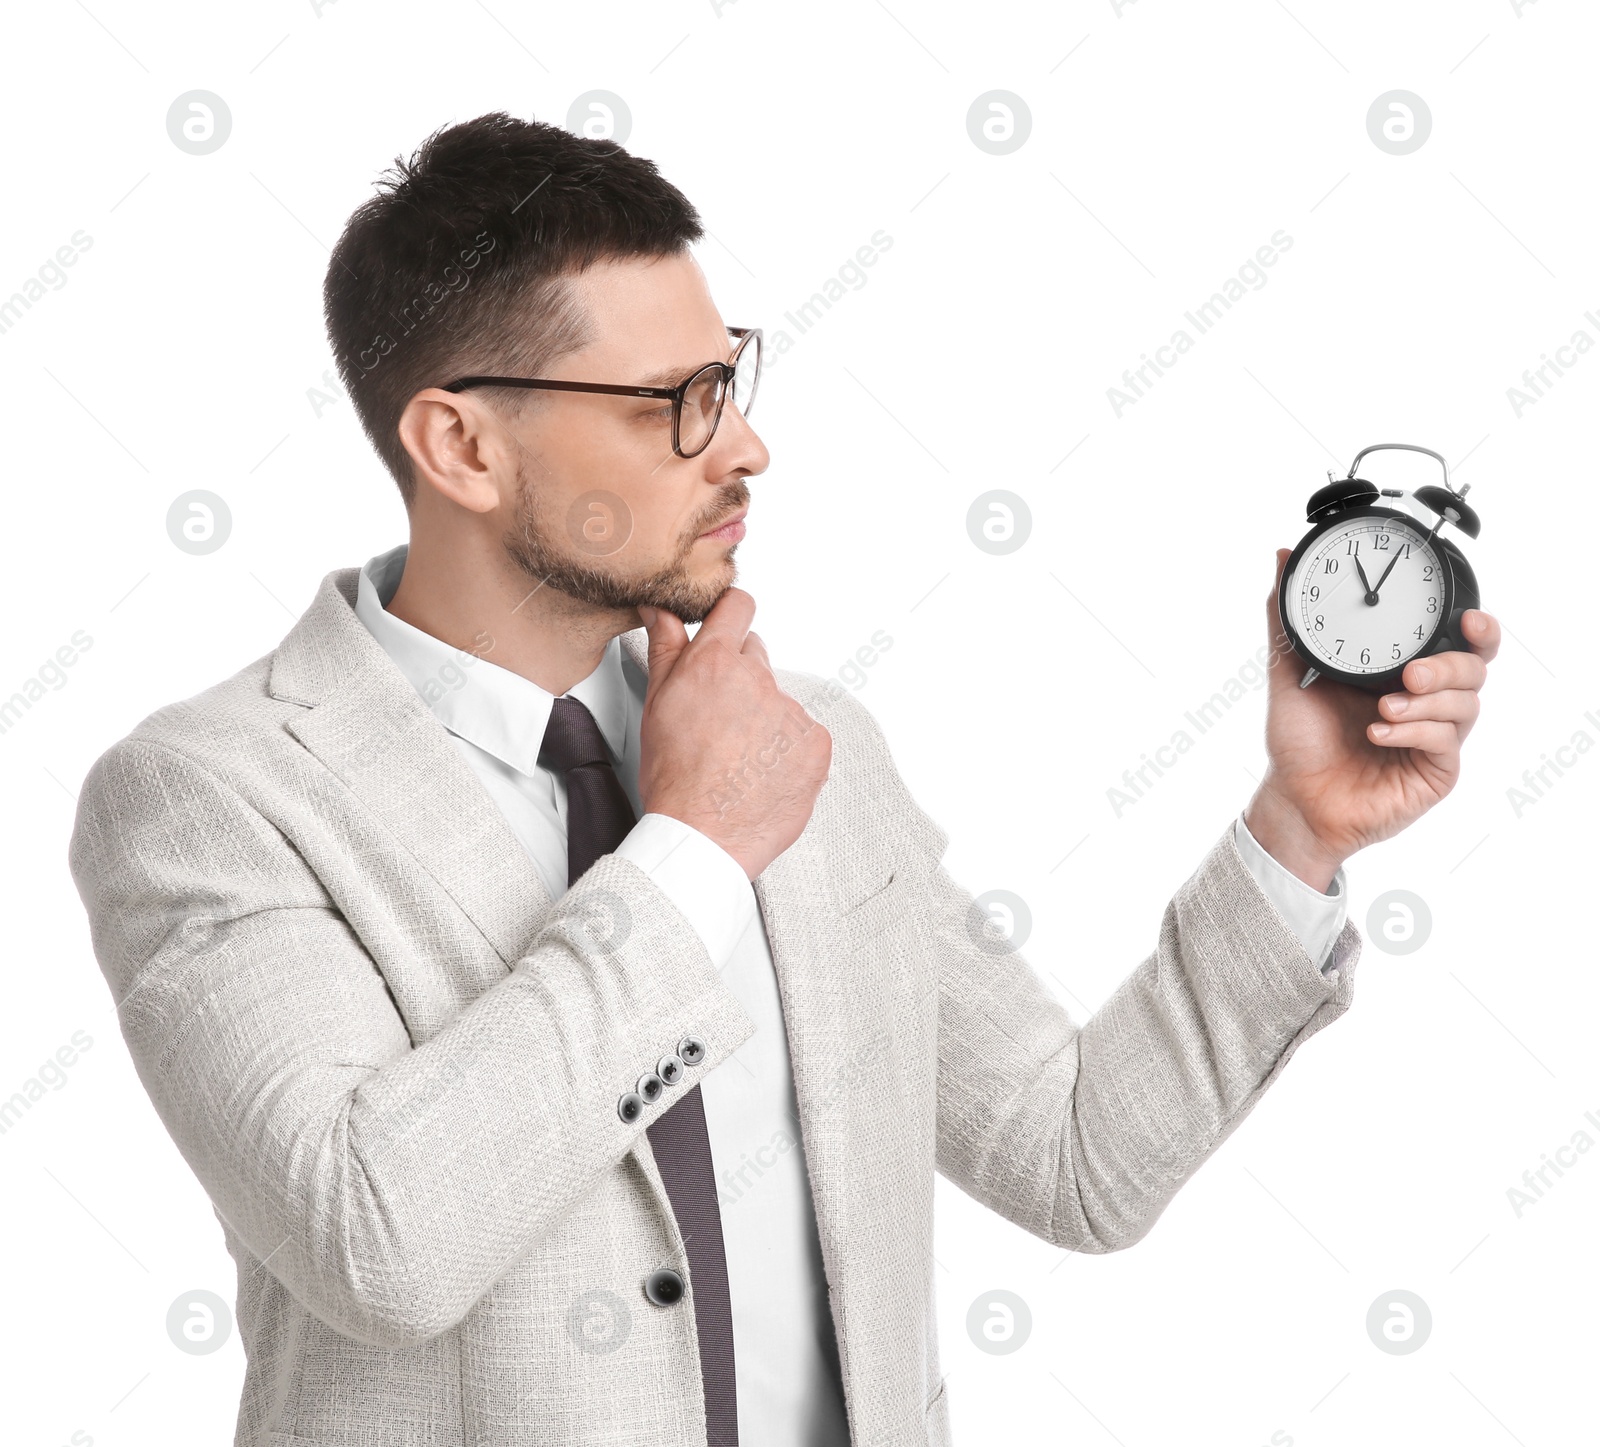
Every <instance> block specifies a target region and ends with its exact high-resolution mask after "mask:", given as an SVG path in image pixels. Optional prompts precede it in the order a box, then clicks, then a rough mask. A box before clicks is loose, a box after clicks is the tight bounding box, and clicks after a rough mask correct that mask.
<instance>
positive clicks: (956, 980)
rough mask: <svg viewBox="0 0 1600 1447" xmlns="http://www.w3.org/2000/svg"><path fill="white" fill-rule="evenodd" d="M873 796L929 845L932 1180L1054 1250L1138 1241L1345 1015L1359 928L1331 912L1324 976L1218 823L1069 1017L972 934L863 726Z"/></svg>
mask: <svg viewBox="0 0 1600 1447" xmlns="http://www.w3.org/2000/svg"><path fill="white" fill-rule="evenodd" d="M845 706H846V707H847V708H848V710H849V713H850V715H851V717H853V718H854V719H856V720H857V722H859V723H860V724H861V725H862V727H863V730H864V751H865V754H866V756H867V758H868V759H869V763H868V764H867V769H868V776H869V778H870V780H871V788H870V790H864V792H865V793H869V794H870V796H871V798H870V802H868V803H864V804H863V807H864V808H867V809H870V810H871V811H872V813H873V814H874V815H875V816H876V817H878V818H880V819H883V818H886V819H899V820H901V821H902V823H901V825H900V826H899V827H898V828H897V829H896V833H897V834H900V835H902V836H903V837H904V838H905V839H908V840H911V841H913V844H912V845H911V846H905V847H911V848H912V849H913V851H914V852H915V851H919V850H925V851H926V852H927V855H930V856H934V857H933V858H932V861H931V864H930V865H929V868H928V870H927V873H926V889H927V891H928V902H927V907H926V913H927V919H928V929H929V930H930V931H931V935H932V947H933V949H934V951H935V952H936V962H937V978H938V990H939V1024H938V1116H937V1122H936V1163H937V1166H938V1170H939V1173H940V1174H941V1175H943V1176H945V1177H947V1178H948V1179H949V1180H951V1181H953V1182H954V1183H955V1184H956V1185H958V1186H959V1187H961V1189H962V1190H964V1191H966V1192H967V1193H968V1194H969V1195H971V1196H973V1197H974V1198H976V1199H977V1200H979V1201H981V1202H983V1204H984V1205H986V1206H988V1207H989V1208H990V1209H992V1210H994V1211H996V1212H998V1213H999V1214H1000V1215H1002V1216H1004V1217H1006V1218H1007V1219H1008V1220H1010V1221H1013V1222H1015V1223H1016V1224H1017V1225H1019V1226H1021V1227H1023V1228H1024V1229H1025V1230H1027V1231H1030V1232H1032V1233H1033V1234H1034V1235H1036V1236H1039V1237H1041V1238H1043V1239H1044V1240H1046V1241H1049V1242H1051V1243H1052V1244H1053V1245H1056V1246H1059V1247H1061V1248H1063V1249H1065V1250H1071V1251H1086V1252H1105V1251H1115V1250H1119V1249H1122V1248H1124V1247H1127V1246H1131V1245H1132V1244H1133V1243H1134V1242H1136V1241H1138V1240H1139V1239H1140V1238H1141V1237H1143V1236H1144V1235H1145V1234H1146V1233H1147V1232H1148V1231H1149V1230H1150V1228H1151V1227H1152V1226H1153V1225H1154V1224H1155V1222H1156V1219H1157V1218H1158V1217H1159V1216H1160V1214H1161V1212H1162V1210H1163V1209H1164V1208H1165V1207H1166V1205H1167V1203H1168V1202H1169V1201H1170V1200H1171V1199H1172V1197H1173V1196H1174V1195H1175V1194H1176V1193H1177V1191H1178V1188H1179V1187H1180V1186H1182V1185H1183V1183H1184V1182H1185V1181H1186V1180H1188V1179H1189V1177H1190V1176H1192V1175H1193V1174H1194V1172H1195V1171H1196V1170H1197V1169H1198V1168H1199V1166H1200V1164H1201V1163H1202V1162H1203V1161H1204V1160H1205V1159H1206V1157H1207V1156H1209V1155H1210V1154H1211V1153H1212V1152H1213V1151H1214V1150H1216V1148H1217V1147H1218V1146H1219V1145H1220V1144H1221V1143H1222V1142H1223V1141H1224V1140H1225V1139H1226V1138H1227V1137H1228V1135H1229V1134H1230V1133H1231V1132H1232V1131H1233V1130H1234V1129H1235V1128H1236V1127H1237V1126H1238V1125H1239V1123H1240V1122H1241V1121H1242V1120H1243V1119H1244V1118H1245V1116H1246V1115H1247V1114H1248V1113H1249V1111H1250V1109H1251V1107H1252V1106H1254V1105H1255V1103H1256V1102H1257V1101H1258V1100H1259V1099H1260V1098H1261V1094H1262V1092H1263V1091H1265V1090H1266V1088H1267V1087H1268V1086H1269V1085H1270V1084H1272V1082H1273V1081H1274V1080H1276V1079H1277V1077H1278V1075H1279V1073H1280V1072H1281V1071H1282V1070H1283V1068H1284V1066H1286V1065H1287V1064H1288V1063H1289V1059H1290V1057H1291V1056H1292V1055H1293V1054H1294V1052H1295V1051H1296V1050H1297V1049H1299V1047H1300V1046H1301V1045H1302V1044H1303V1043H1304V1042H1305V1041H1306V1040H1307V1039H1309V1038H1310V1037H1311V1036H1312V1035H1314V1034H1316V1033H1317V1031H1319V1030H1321V1029H1322V1028H1323V1027H1324V1026H1326V1025H1328V1024H1329V1023H1330V1022H1331V1021H1333V1020H1336V1019H1337V1018H1338V1017H1339V1016H1340V1015H1342V1014H1343V1013H1344V1011H1345V1010H1346V1009H1348V1008H1349V1005H1350V1001H1351V998H1352V993H1353V989H1354V984H1355V981H1354V975H1355V969H1356V962H1357V960H1358V959H1359V958H1360V951H1361V937H1360V934H1359V932H1358V931H1357V929H1356V926H1355V924H1354V922H1353V921H1351V920H1348V919H1347V920H1346V921H1345V923H1344V926H1343V928H1342V929H1341V930H1340V932H1339V934H1338V936H1337V937H1336V938H1335V940H1334V943H1333V949H1332V953H1331V958H1330V960H1329V962H1328V972H1327V974H1323V973H1321V971H1320V970H1319V963H1320V962H1318V961H1313V960H1312V959H1311V957H1310V956H1309V955H1308V954H1307V953H1306V950H1305V947H1304V946H1303V945H1302V943H1301V941H1300V939H1299V937H1298V936H1297V935H1296V934H1295V933H1294V931H1293V930H1291V929H1290V928H1289V927H1288V925H1286V924H1285V923H1284V921H1283V919H1282V917H1281V916H1280V915H1279V914H1278V912H1277V910H1276V909H1275V908H1274V907H1273V905H1272V903H1271V901H1270V900H1269V899H1268V898H1267V896H1266V895H1265V894H1264V892H1263V891H1262V889H1261V886H1260V884H1259V883H1257V881H1256V880H1255V878H1254V877H1253V876H1252V874H1251V873H1250V871H1249V869H1248V868H1247V867H1246V866H1245V863H1244V860H1243V859H1242V858H1241V857H1240V854H1239V851H1238V847H1237V845H1236V843H1235V840H1234V831H1233V823H1232V821H1230V822H1229V824H1228V827H1227V829H1226V830H1224V831H1223V833H1222V836H1221V837H1220V838H1219V839H1218V840H1217V842H1216V843H1215V844H1214V845H1213V846H1212V847H1211V849H1210V850H1209V851H1208V853H1207V854H1206V856H1205V858H1204V859H1203V860H1202V861H1201V863H1200V867H1199V868H1198V869H1197V870H1196V871H1195V872H1194V874H1193V875H1191V876H1190V877H1189V878H1188V879H1187V880H1186V881H1185V882H1184V883H1183V884H1182V886H1180V888H1179V889H1178V891H1177V893H1176V894H1175V895H1174V896H1173V897H1172V899H1171V900H1170V901H1169V903H1168V904H1167V907H1166V910H1165V911H1164V913H1163V914H1162V917H1161V920H1160V926H1159V928H1158V930H1157V931H1156V937H1155V944H1154V948H1153V949H1152V950H1151V951H1150V952H1149V953H1148V954H1147V955H1146V956H1145V957H1144V959H1143V960H1142V961H1141V962H1140V963H1139V964H1138V966H1137V967H1136V968H1135V969H1134V970H1133V972H1132V973H1131V974H1130V975H1129V976H1128V977H1127V978H1126V979H1125V980H1124V981H1123V982H1122V983H1121V984H1120V985H1119V986H1118V987H1117V988H1116V990H1115V991H1114V992H1113V993H1112V994H1111V996H1110V997H1109V998H1108V999H1107V1000H1106V1001H1105V1003H1104V1004H1103V1005H1102V1006H1101V1007H1100V1008H1099V1009H1098V1010H1097V1011H1095V1013H1094V1014H1093V1015H1092V1016H1090V1017H1089V1018H1088V1019H1087V1020H1085V1021H1084V1022H1083V1023H1082V1024H1081V1025H1080V1024H1077V1023H1075V1022H1074V1021H1073V1020H1072V1019H1071V1018H1070V1017H1069V1015H1068V1013H1067V1011H1066V1010H1065V1009H1064V1008H1063V1007H1062V1005H1061V1004H1060V1003H1059V1002H1058V1001H1057V1000H1056V999H1055V997H1054V996H1053V995H1052V994H1051V993H1050V991H1049V990H1048V989H1047V988H1046V987H1045V985H1044V983H1043V982H1042V981H1041V980H1040V978H1039V976H1038V975H1037V974H1036V973H1035V971H1034V970H1033V969H1032V967H1031V966H1030V965H1029V963H1028V961H1027V960H1026V959H1025V958H1024V956H1023V955H1022V953H1021V952H1020V951H1019V950H1016V949H1013V948H1011V947H1010V945H1009V943H1007V942H1003V941H1000V940H998V939H995V938H993V937H992V936H991V935H988V934H986V932H985V931H984V929H983V924H984V918H985V917H984V914H983V912H982V911H981V910H980V909H979V907H978V906H977V905H976V904H975V903H974V900H973V897H972V895H971V894H969V893H968V892H967V890H966V889H964V888H963V887H962V886H961V885H960V884H958V883H957V882H956V881H955V880H954V879H953V878H952V877H951V876H950V874H949V872H948V871H947V870H946V869H945V867H944V865H943V864H942V863H940V862H939V860H938V856H940V855H942V853H943V849H944V844H945V842H946V839H947V837H948V836H947V835H946V834H945V832H944V831H943V830H942V829H940V828H939V826H938V825H937V824H936V823H934V822H933V820H932V819H930V818H929V817H928V815H927V814H925V813H924V812H923V811H922V810H921V809H920V808H919V807H918V806H917V804H916V803H915V801H914V800H913V799H912V797H911V794H910V792H909V790H908V789H907V788H906V786H905V783H904V781H903V780H902V779H901V778H900V775H899V773H898V771H897V770H896V769H895V767H894V765H893V762H892V760H891V758H890V756H889V751H888V746H887V743H886V742H885V740H884V738H883V734H882V732H881V730H880V729H879V728H878V725H877V723H876V722H875V721H874V720H873V719H872V718H871V715H870V714H868V713H867V711H866V710H865V708H863V707H862V706H861V705H860V704H859V703H858V702H856V701H855V700H854V699H853V698H851V699H849V700H848V702H847V703H846V705H845Z"/></svg>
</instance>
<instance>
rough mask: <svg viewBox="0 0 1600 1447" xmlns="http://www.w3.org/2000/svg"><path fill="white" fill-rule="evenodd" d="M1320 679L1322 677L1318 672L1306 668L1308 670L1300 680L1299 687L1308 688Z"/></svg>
mask: <svg viewBox="0 0 1600 1447" xmlns="http://www.w3.org/2000/svg"><path fill="white" fill-rule="evenodd" d="M1321 677H1322V674H1321V673H1320V672H1318V671H1317V670H1316V669H1315V668H1308V669H1306V676H1305V677H1304V678H1302V679H1301V680H1300V687H1301V688H1310V687H1311V685H1312V684H1313V683H1315V682H1316V681H1317V680H1318V679H1319V678H1321Z"/></svg>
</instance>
